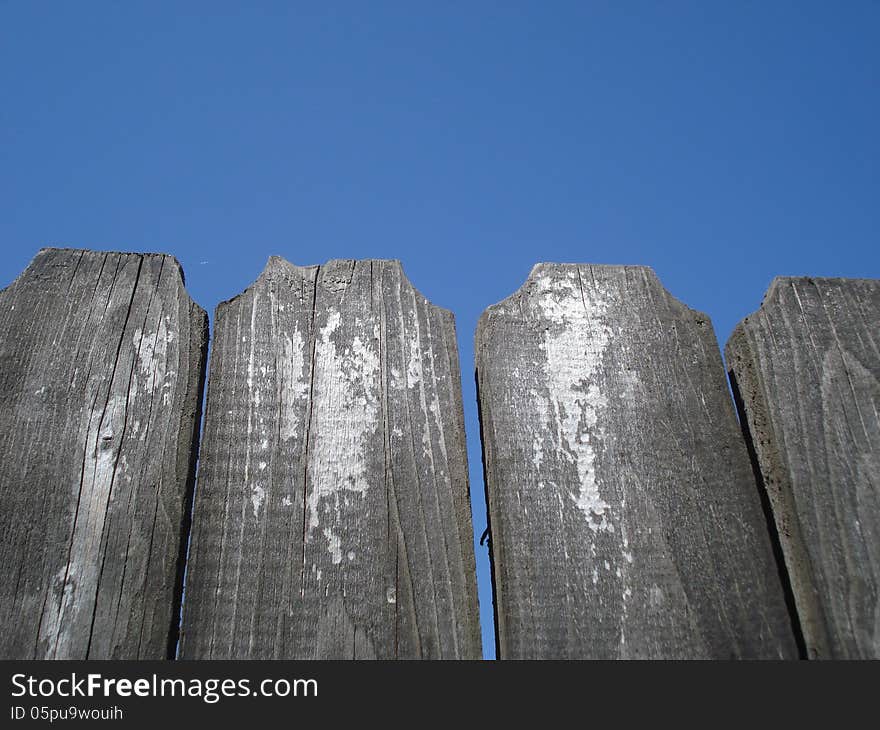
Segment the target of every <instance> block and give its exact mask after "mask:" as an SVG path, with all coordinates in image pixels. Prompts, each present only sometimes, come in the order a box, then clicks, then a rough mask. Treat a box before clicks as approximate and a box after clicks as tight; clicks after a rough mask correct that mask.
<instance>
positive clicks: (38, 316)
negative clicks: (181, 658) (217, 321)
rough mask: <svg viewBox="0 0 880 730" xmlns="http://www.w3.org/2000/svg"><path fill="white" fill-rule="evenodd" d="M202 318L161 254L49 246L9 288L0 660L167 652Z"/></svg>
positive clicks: (1, 348) (1, 456)
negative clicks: (109, 251)
mask: <svg viewBox="0 0 880 730" xmlns="http://www.w3.org/2000/svg"><path fill="white" fill-rule="evenodd" d="M206 347H207V317H206V316H205V313H204V312H203V311H202V310H201V309H200V308H199V307H198V306H196V305H195V304H194V303H193V302H192V300H191V299H190V298H189V296H188V295H187V293H186V290H185V289H184V284H183V277H182V272H181V270H180V266H179V264H178V263H177V261H176V260H175V259H173V258H171V257H169V256H164V255H160V254H124V253H103V252H97V251H76V250H60V249H44V250H42V251H40V253H39V254H38V255H37V256H36V258H35V259H34V260H33V262H32V263H31V264H30V266H29V267H28V268H27V269H26V270H25V272H24V273H23V274H22V275H21V276H20V277H19V278H18V279H17V280H16V281H15V282H14V283H13V284H12V285H10V286H9V287H8V288H6V289H5V290H3V291H2V292H0V656H2V657H3V658H16V659H28V658H36V659H42V658H58V659H84V658H90V659H101V658H121V659H134V658H150V659H162V658H165V657H167V656H168V654H169V651H170V648H172V647H173V644H174V640H175V638H176V631H177V617H178V606H179V592H180V588H179V587H180V585H181V579H182V551H181V545H182V541H183V537H184V536H183V530H184V523H185V521H186V519H187V518H186V515H187V512H188V507H189V504H188V499H189V495H190V493H191V487H192V473H193V468H194V465H195V439H196V437H197V434H198V416H199V405H200V402H201V395H200V394H201V384H202V381H201V378H202V375H203V372H204V364H205V355H206Z"/></svg>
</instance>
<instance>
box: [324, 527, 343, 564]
mask: <svg viewBox="0 0 880 730" xmlns="http://www.w3.org/2000/svg"><path fill="white" fill-rule="evenodd" d="M324 537H326V538H327V550H329V551H330V560H332V561H333V564H334V565H339V563H341V562H342V540H340V539H339V537H338V536H337V535H334V534H333V530H331V529H330V528H329V527H325V528H324Z"/></svg>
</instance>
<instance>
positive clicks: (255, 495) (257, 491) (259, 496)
mask: <svg viewBox="0 0 880 730" xmlns="http://www.w3.org/2000/svg"><path fill="white" fill-rule="evenodd" d="M265 499H266V490H265V489H263V488H262V487H260V486H256V487H254V488H253V489H252V490H251V504H252V505H253V506H254V519H255V520H256V519H259V517H260V507H262V506H263V501H264V500H265Z"/></svg>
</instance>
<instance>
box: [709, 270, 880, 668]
mask: <svg viewBox="0 0 880 730" xmlns="http://www.w3.org/2000/svg"><path fill="white" fill-rule="evenodd" d="M878 334H880V281H878V280H867V279H809V278H777V279H775V280H774V281H773V283H772V284H771V285H770V289H769V290H768V292H767V295H766V296H765V298H764V302H763V304H762V305H761V308H760V309H759V310H758V311H757V312H756V313H755V314H753V315H751V316H750V317H747V318H746V319H745V320H743V321H742V322H741V323H740V324H739V326H738V327H737V328H736V330H735V331H734V333H733V335H732V336H731V338H730V340H729V341H728V343H727V348H726V355H727V364H728V367H729V368H730V371H731V380H732V381H733V383H734V386H735V389H736V391H738V399H739V403H740V409H741V417H742V418H743V419H744V421H745V423H746V424H747V425H748V431H749V435H750V438H751V442H752V447H753V449H754V452H755V454H756V457H757V461H758V464H759V465H760V471H761V476H762V480H763V483H764V487H765V489H766V491H767V495H768V498H769V502H770V504H771V506H772V509H773V514H774V517H775V520H776V526H777V530H778V534H779V540H780V543H781V545H782V550H783V553H784V555H785V562H786V565H787V567H788V572H789V575H790V578H791V585H792V590H793V592H794V598H795V602H796V604H797V611H798V616H799V618H800V622H801V627H802V630H803V634H804V641H805V643H806V647H807V650H808V652H809V654H810V656H812V657H820V658H849V659H856V658H873V659H878V658H880V596H878V593H880V337H878Z"/></svg>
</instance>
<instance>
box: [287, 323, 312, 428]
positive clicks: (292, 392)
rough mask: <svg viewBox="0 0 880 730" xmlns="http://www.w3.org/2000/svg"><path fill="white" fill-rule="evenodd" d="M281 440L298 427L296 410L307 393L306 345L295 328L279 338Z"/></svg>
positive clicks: (300, 406) (299, 407) (300, 407)
mask: <svg viewBox="0 0 880 730" xmlns="http://www.w3.org/2000/svg"><path fill="white" fill-rule="evenodd" d="M281 350H282V357H281V363H280V365H281V440H282V441H289V440H290V439H292V438H294V437H295V436H296V435H297V432H298V429H299V427H300V423H299V420H300V419H299V416H298V415H297V414H298V412H299V411H300V410H301V409H302V407H303V406H302V402H301V401H304V400H305V399H306V398H307V397H308V395H309V383H308V378H307V375H308V374H307V373H306V372H305V368H306V362H307V360H306V345H305V341H304V340H303V336H302V333H301V332H300V331H299V330H298V329H295V330H294V331H293V334H291V335H287V334H285V335H284V337H283V339H282V340H281Z"/></svg>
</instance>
